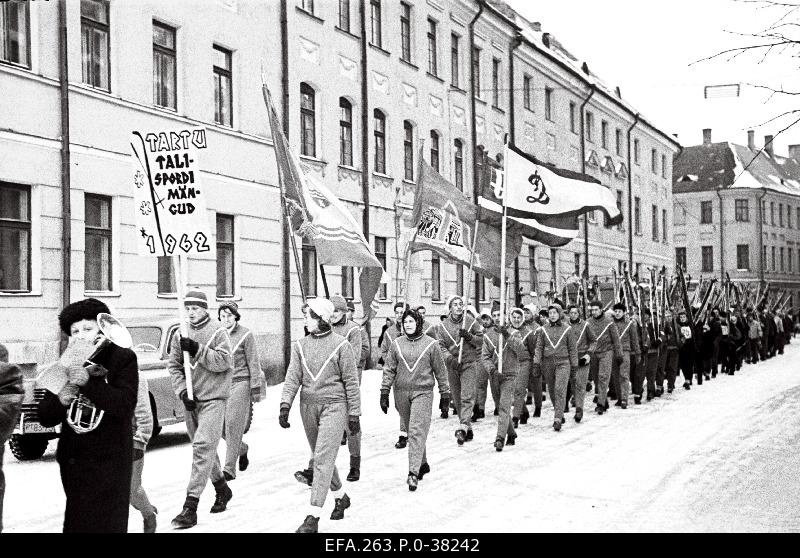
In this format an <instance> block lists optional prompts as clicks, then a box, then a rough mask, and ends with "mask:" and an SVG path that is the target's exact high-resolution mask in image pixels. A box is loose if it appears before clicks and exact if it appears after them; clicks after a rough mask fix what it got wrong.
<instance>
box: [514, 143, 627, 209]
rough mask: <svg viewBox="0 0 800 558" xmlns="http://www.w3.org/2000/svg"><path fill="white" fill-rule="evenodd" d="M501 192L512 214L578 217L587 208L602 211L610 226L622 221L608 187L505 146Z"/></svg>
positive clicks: (588, 177)
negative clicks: (505, 158)
mask: <svg viewBox="0 0 800 558" xmlns="http://www.w3.org/2000/svg"><path fill="white" fill-rule="evenodd" d="M507 153H508V157H507V160H506V161H505V162H504V163H505V168H504V170H505V173H504V174H505V176H504V179H505V180H504V183H503V190H502V192H501V193H502V195H504V196H505V201H506V208H507V212H508V215H510V216H512V217H522V218H533V219H537V220H540V219H542V218H545V217H555V216H559V217H575V218H577V217H579V216H580V215H583V214H584V213H588V212H589V211H594V210H600V211H602V212H603V213H605V215H606V218H607V219H608V221H609V224H610V225H618V224H620V223H622V212H621V211H620V210H619V208H618V207H617V200H616V197H615V196H614V193H613V192H612V191H611V189H610V188H607V187H605V186H603V185H602V184H600V181H599V180H597V179H596V178H593V177H591V176H589V175H587V174H583V173H579V172H575V171H570V170H565V169H560V168H558V167H556V166H554V165H550V164H547V163H542V162H541V161H539V160H538V159H536V157H534V156H533V155H530V154H528V153H525V152H524V151H522V150H520V149H519V148H517V147H515V146H512V145H509V146H508V149H507Z"/></svg>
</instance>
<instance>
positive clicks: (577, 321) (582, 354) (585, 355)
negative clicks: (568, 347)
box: [569, 304, 597, 422]
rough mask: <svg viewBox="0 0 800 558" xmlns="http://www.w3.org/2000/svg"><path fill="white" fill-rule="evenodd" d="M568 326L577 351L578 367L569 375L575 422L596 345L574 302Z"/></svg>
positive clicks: (579, 419)
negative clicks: (572, 392) (573, 399)
mask: <svg viewBox="0 0 800 558" xmlns="http://www.w3.org/2000/svg"><path fill="white" fill-rule="evenodd" d="M569 324H570V325H569V326H570V327H571V328H572V335H573V337H574V338H575V348H576V350H577V351H578V369H577V370H576V371H575V375H574V376H573V377H571V378H570V379H571V380H572V389H573V391H574V396H575V416H574V418H575V422H580V421H581V420H582V419H583V404H584V400H585V399H586V385H587V381H588V378H589V362H590V359H591V356H590V355H591V353H593V352H594V349H595V346H596V345H597V343H596V341H597V339H595V336H594V332H593V331H592V329H591V328H589V323H588V322H586V321H584V320H581V315H580V312H579V311H578V307H577V306H575V305H574V304H571V305H570V306H569Z"/></svg>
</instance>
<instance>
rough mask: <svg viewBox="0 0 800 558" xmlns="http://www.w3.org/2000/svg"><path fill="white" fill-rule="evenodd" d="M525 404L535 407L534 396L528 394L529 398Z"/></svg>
mask: <svg viewBox="0 0 800 558" xmlns="http://www.w3.org/2000/svg"><path fill="white" fill-rule="evenodd" d="M525 404H526V405H533V396H532V395H531V394H528V397H526V398H525Z"/></svg>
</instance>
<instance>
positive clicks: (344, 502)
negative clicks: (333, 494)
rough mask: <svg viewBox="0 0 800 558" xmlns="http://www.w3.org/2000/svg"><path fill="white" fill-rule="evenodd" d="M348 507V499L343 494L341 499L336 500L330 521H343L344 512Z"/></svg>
mask: <svg viewBox="0 0 800 558" xmlns="http://www.w3.org/2000/svg"><path fill="white" fill-rule="evenodd" d="M349 507H350V497H349V496H348V495H347V494H345V495H344V496H342V497H341V498H336V505H335V506H334V508H333V511H332V512H331V519H333V520H337V519H344V510H346V509H347V508H349Z"/></svg>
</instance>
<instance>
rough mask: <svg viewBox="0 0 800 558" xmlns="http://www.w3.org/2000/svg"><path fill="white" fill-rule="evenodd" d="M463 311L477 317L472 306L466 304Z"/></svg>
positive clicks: (476, 312) (475, 310) (476, 311)
mask: <svg viewBox="0 0 800 558" xmlns="http://www.w3.org/2000/svg"><path fill="white" fill-rule="evenodd" d="M464 311H465V312H467V313H468V314H472V315H473V316H477V315H478V310H477V309H476V308H475V307H474V306H473V305H472V304H467V307H466V308H464Z"/></svg>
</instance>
